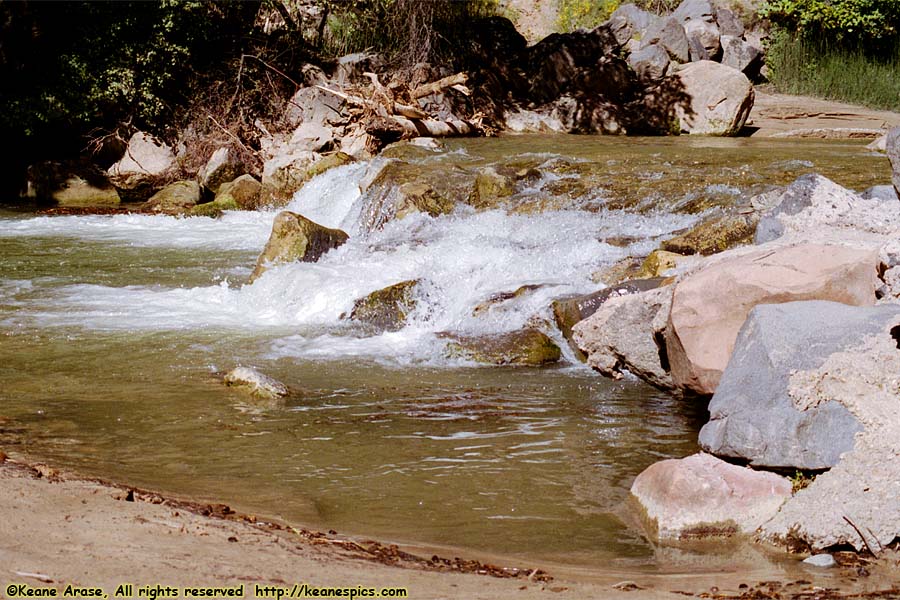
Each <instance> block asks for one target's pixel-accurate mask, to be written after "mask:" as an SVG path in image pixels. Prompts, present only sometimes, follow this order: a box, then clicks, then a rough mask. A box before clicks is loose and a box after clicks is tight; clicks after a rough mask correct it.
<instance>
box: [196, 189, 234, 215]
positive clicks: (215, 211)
mask: <svg viewBox="0 0 900 600" xmlns="http://www.w3.org/2000/svg"><path fill="white" fill-rule="evenodd" d="M240 208H241V207H240V206H238V204H237V202H235V201H234V198H233V197H231V196H230V195H225V196H224V197H222V198H219V197H216V199H215V200H213V201H212V202H205V203H203V204H198V205H196V206H194V207H193V208H191V209H190V210H189V211H188V214H189V215H190V216H192V217H212V218H214V219H215V218H218V217H221V216H222V214H223V213H224V212H225V211H226V210H240Z"/></svg>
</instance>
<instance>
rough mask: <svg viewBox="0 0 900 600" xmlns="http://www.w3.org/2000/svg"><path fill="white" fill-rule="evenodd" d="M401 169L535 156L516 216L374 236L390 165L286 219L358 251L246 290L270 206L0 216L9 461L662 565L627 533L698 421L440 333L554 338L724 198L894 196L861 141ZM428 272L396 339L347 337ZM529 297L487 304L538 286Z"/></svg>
mask: <svg viewBox="0 0 900 600" xmlns="http://www.w3.org/2000/svg"><path fill="white" fill-rule="evenodd" d="M445 146H446V147H445V148H444V149H443V150H441V151H437V152H431V151H424V150H421V151H420V150H416V152H415V153H413V154H412V155H410V156H409V157H406V161H407V162H408V163H409V164H410V165H411V166H412V167H411V168H413V169H414V170H421V171H422V172H423V173H432V174H434V177H433V179H437V180H441V179H445V180H446V181H447V185H454V183H453V182H454V181H455V180H454V177H455V175H454V173H457V174H458V173H459V172H473V171H477V170H478V169H480V168H484V167H485V166H488V165H509V164H512V165H514V166H516V167H521V166H522V165H525V166H526V167H527V168H533V169H536V171H537V172H538V173H539V177H536V178H534V180H533V181H532V182H531V183H529V184H528V185H526V186H520V187H519V188H518V189H517V190H516V192H515V193H514V194H513V195H512V196H511V197H510V198H509V199H508V200H507V201H505V202H504V203H503V204H502V205H499V206H497V207H495V208H490V209H486V210H476V209H474V208H473V207H471V206H468V205H463V204H461V205H460V206H458V207H457V208H456V210H454V211H453V212H452V213H451V214H447V215H442V216H438V217H431V216H429V215H427V214H424V213H418V214H412V215H409V216H407V217H405V218H403V219H397V220H388V221H387V222H386V223H383V224H382V223H380V222H379V223H378V226H373V225H372V223H373V219H372V217H373V211H375V210H376V208H373V205H372V202H373V194H372V193H370V192H367V193H362V192H361V186H364V185H365V182H366V181H367V177H371V174H372V172H373V170H374V169H378V168H379V164H380V163H379V161H384V160H385V159H376V160H375V161H371V162H368V163H355V164H351V165H347V166H344V167H339V168H336V169H333V170H331V171H328V172H326V173H324V174H323V175H320V176H318V177H317V178H315V179H314V180H312V181H310V182H309V183H308V184H307V185H306V186H305V187H304V188H303V189H302V190H301V191H299V192H298V193H297V194H296V195H295V197H294V198H293V200H292V201H291V202H290V204H289V205H288V206H287V207H286V208H287V209H288V210H292V211H295V212H298V213H300V214H303V215H304V216H306V217H307V218H310V219H312V220H313V221H316V222H318V223H321V224H323V225H326V226H329V227H338V228H341V229H343V230H345V231H346V232H347V233H349V234H350V239H349V241H348V242H347V243H346V244H345V245H343V246H341V247H339V248H337V249H335V250H333V251H331V252H329V253H328V254H326V255H325V256H324V257H323V258H322V259H320V260H319V261H318V262H316V263H295V264H290V265H282V266H278V267H274V268H271V269H269V270H268V271H267V272H266V273H265V274H264V275H263V276H262V277H261V278H260V279H258V280H257V281H256V282H255V283H253V284H252V285H249V284H246V281H247V278H248V276H249V274H250V272H251V270H252V268H253V265H254V263H255V260H256V257H257V255H258V254H259V252H260V250H261V249H262V247H263V246H264V244H265V242H266V240H267V238H268V235H269V231H270V228H271V224H272V221H273V219H274V217H275V215H276V214H277V210H274V209H273V210H268V211H259V212H238V211H235V212H228V213H226V214H225V215H224V216H223V217H221V218H220V219H210V218H206V217H194V218H175V217H167V216H149V215H140V214H128V215H125V214H121V215H113V216H99V215H94V216H39V215H35V214H34V213H33V212H29V211H24V210H22V209H19V208H13V207H12V206H11V205H10V207H8V208H7V209H0V417H2V419H0V447H3V448H7V449H11V450H13V451H16V450H18V451H21V452H23V453H27V454H28V455H30V456H32V457H37V458H41V459H45V460H48V461H50V462H52V463H54V464H57V465H60V466H64V467H69V468H72V469H76V470H78V471H80V472H82V473H86V474H90V475H97V476H103V477H107V478H111V479H115V480H118V481H122V482H125V483H129V484H133V485H138V486H144V487H150V488H154V489H160V490H164V491H167V492H171V493H176V494H182V495H187V496H191V497H197V498H207V499H211V500H216V501H223V502H228V503H229V504H231V505H232V506H234V507H236V508H239V509H242V510H245V511H247V512H252V513H256V514H260V515H270V516H276V517H281V518H284V519H288V520H291V521H293V522H297V523H303V524H307V525H310V526H313V527H319V528H322V529H336V530H338V531H340V532H342V533H349V534H356V535H365V536H372V537H378V538H380V539H382V540H386V541H397V542H405V543H412V544H418V545H423V546H428V547H447V548H457V549H458V548H462V549H466V550H468V551H474V552H484V553H487V554H490V555H504V556H509V557H514V558H520V559H522V560H543V561H551V562H560V563H566V564H576V565H586V566H587V565H595V564H597V563H598V561H599V562H605V561H618V562H620V563H622V564H623V565H632V566H635V565H637V566H643V567H653V566H654V565H657V566H658V565H659V561H660V558H659V552H658V549H656V548H654V546H653V545H652V544H650V543H648V542H647V541H646V540H645V539H644V538H643V537H642V535H641V534H640V532H639V530H638V529H637V528H636V527H634V526H633V511H632V509H631V507H630V506H629V504H628V502H627V499H628V488H629V486H630V484H631V481H632V480H633V478H634V476H635V475H637V474H638V473H639V472H640V471H641V470H642V469H644V468H645V467H647V466H648V465H649V464H651V463H653V462H656V461H657V460H660V459H663V458H667V457H682V456H685V455H687V454H690V453H692V452H694V451H696V449H697V447H696V435H697V431H698V430H699V427H700V426H701V425H702V424H703V419H704V417H705V407H703V406H697V405H695V404H692V403H690V402H685V401H682V400H679V399H677V398H673V397H671V396H669V395H668V394H665V393H662V392H659V391H657V390H655V389H653V388H651V387H649V386H646V385H644V384H642V383H640V382H638V381H636V380H632V379H628V378H626V379H624V380H622V381H611V380H607V379H604V378H601V377H599V376H598V375H596V374H594V373H593V372H592V371H591V370H590V369H588V368H587V367H585V366H584V365H582V364H581V363H579V362H578V361H577V360H576V359H575V357H574V355H573V354H572V352H571V350H569V349H568V347H567V346H566V344H565V341H564V340H563V339H562V338H561V336H559V334H558V333H554V334H553V336H554V337H555V339H556V341H557V342H558V343H559V344H560V346H561V347H562V348H563V349H564V358H563V361H562V362H561V363H560V364H559V365H558V366H555V367H550V368H541V369H529V368H493V367H485V366H479V365H476V364H473V363H468V362H466V361H464V360H462V359H460V358H448V357H447V355H446V353H445V351H444V347H445V343H446V342H445V340H444V338H443V337H442V336H441V335H440V334H441V333H442V332H446V331H452V332H460V333H464V334H479V335H480V334H489V333H499V332H506V331H512V330H516V329H519V328H521V327H523V326H524V325H525V324H526V323H535V322H547V321H548V320H552V317H551V313H550V309H549V305H550V302H551V301H552V300H553V299H554V298H558V297H560V296H565V295H568V294H574V293H587V292H590V291H594V290H596V289H599V288H600V287H602V284H598V283H595V281H594V278H593V277H592V275H593V274H594V273H597V272H598V271H601V270H602V269H603V268H605V267H608V266H611V265H613V264H615V263H616V262H617V261H620V260H622V259H625V258H627V257H632V256H643V255H646V254H647V253H648V252H650V251H651V250H652V249H654V248H655V247H657V245H658V243H659V241H660V240H662V239H665V238H666V237H670V236H671V235H673V234H674V233H675V232H678V231H681V230H684V229H685V228H688V227H690V226H691V225H692V224H694V223H696V222H697V221H698V219H700V218H702V217H703V216H704V215H707V214H708V213H709V211H716V210H720V207H721V206H725V205H728V204H731V203H740V202H746V201H747V200H748V199H749V197H750V196H751V195H752V194H753V193H755V192H759V191H764V190H765V189H768V188H770V187H771V186H773V185H777V184H784V183H788V182H790V181H792V180H793V179H794V178H795V177H796V176H798V175H801V174H803V173H808V172H813V171H815V172H818V173H821V174H823V175H825V176H827V177H830V178H832V179H834V180H835V181H837V182H838V183H841V184H843V185H846V186H848V187H852V188H855V189H863V188H865V187H868V186H870V185H874V184H881V183H887V182H888V181H889V170H888V169H887V167H886V163H887V161H886V159H884V158H883V157H882V156H877V155H874V154H872V153H870V152H868V151H866V150H865V149H864V146H863V145H862V144H859V143H842V142H830V143H824V142H798V141H773V140H768V141H760V140H751V139H743V140H742V139H730V140H722V139H709V138H706V139H699V140H697V139H692V140H687V139H684V140H671V139H666V140H658V139H616V138H585V137H577V136H550V137H541V136H522V137H512V138H502V139H499V140H468V141H449V142H447V143H446V145H445ZM410 279H419V280H421V281H422V285H420V286H419V289H418V292H417V295H418V298H417V300H418V304H417V307H416V309H415V311H414V312H413V313H412V315H411V318H410V321H409V323H408V324H407V325H406V326H405V327H404V328H402V329H401V330H400V331H397V332H388V333H382V334H372V332H371V331H369V330H366V329H365V328H362V327H360V326H358V325H357V324H355V323H353V322H350V321H347V320H346V319H343V318H342V315H345V314H346V313H348V312H349V311H350V310H351V309H352V307H353V303H354V301H355V300H356V299H358V298H361V297H363V296H365V295H366V294H368V293H370V292H372V291H374V290H377V289H380V288H383V287H385V286H388V285H391V284H394V283H397V282H400V281H404V280H410ZM531 284H536V285H538V286H539V287H538V288H537V289H535V290H534V291H533V292H532V293H530V294H525V295H523V296H521V297H517V298H513V299H512V300H509V301H506V302H502V303H498V304H495V305H491V306H490V308H488V309H487V310H481V311H474V308H475V307H476V306H478V305H479V304H480V303H482V302H484V301H485V300H486V299H488V298H490V297H491V296H493V295H495V294H498V293H501V292H510V291H513V290H516V289H517V288H519V287H520V286H523V285H531ZM237 365H246V366H253V367H256V368H258V369H259V370H261V371H263V372H265V373H267V374H269V375H271V376H273V377H276V378H277V379H279V380H281V381H283V382H284V383H286V384H287V385H288V386H290V387H291V388H292V390H294V393H293V394H292V395H291V396H290V397H289V398H288V399H287V400H286V402H284V403H282V404H266V403H260V402H258V401H254V400H252V399H251V398H249V397H247V396H245V395H243V394H242V393H241V392H240V391H237V390H234V389H229V388H226V387H224V386H223V385H222V384H221V382H220V380H219V379H217V377H216V376H215V373H218V372H222V371H226V370H228V369H231V368H233V367H234V366H237Z"/></svg>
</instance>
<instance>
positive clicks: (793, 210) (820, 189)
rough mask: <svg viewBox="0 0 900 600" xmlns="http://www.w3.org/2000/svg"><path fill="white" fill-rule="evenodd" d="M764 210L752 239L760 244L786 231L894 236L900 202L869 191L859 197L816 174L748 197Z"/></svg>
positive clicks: (899, 224)
mask: <svg viewBox="0 0 900 600" xmlns="http://www.w3.org/2000/svg"><path fill="white" fill-rule="evenodd" d="M751 203H752V204H753V205H754V207H756V208H757V209H760V210H763V211H766V209H768V210H767V211H766V212H764V214H763V215H762V217H761V218H760V221H759V225H758V226H757V228H756V234H755V237H754V242H755V243H757V244H764V243H766V242H770V241H772V240H775V239H778V238H780V237H782V236H784V235H786V234H791V235H793V236H794V237H797V236H800V237H804V238H809V239H821V237H822V235H823V232H825V231H826V230H829V229H830V230H834V231H844V232H846V231H848V230H855V231H856V232H858V233H860V234H862V233H863V232H865V233H867V234H876V235H878V236H890V237H895V236H896V233H897V230H898V229H900V203H897V202H890V203H886V202H884V201H883V199H881V198H875V197H873V196H872V195H871V194H870V195H869V196H868V197H865V198H864V197H862V196H859V195H857V194H856V193H855V192H853V191H851V190H848V189H846V188H844V187H841V186H839V185H838V184H836V183H834V182H833V181H831V180H829V179H827V178H825V177H822V176H821V175H817V174H809V175H803V176H801V177H799V178H797V180H796V181H794V182H793V183H791V184H790V185H789V186H787V187H786V188H783V189H780V190H775V191H773V192H768V193H765V194H761V195H759V196H756V197H754V198H752V199H751Z"/></svg>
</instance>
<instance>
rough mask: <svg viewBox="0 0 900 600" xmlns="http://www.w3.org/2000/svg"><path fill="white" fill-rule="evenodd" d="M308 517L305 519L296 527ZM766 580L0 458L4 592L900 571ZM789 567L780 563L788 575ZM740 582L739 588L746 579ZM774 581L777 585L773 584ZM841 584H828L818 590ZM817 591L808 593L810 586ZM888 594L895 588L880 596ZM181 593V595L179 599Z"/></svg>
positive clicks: (518, 590)
mask: <svg viewBox="0 0 900 600" xmlns="http://www.w3.org/2000/svg"><path fill="white" fill-rule="evenodd" d="M298 527H299V526H298ZM864 566H865V572H863V573H864V574H865V573H866V572H867V573H869V574H868V575H865V576H860V575H859V573H860V572H862V571H859V565H858V564H857V565H853V566H847V567H845V568H842V569H832V570H830V572H828V573H823V574H817V573H810V575H809V576H808V577H804V578H802V579H797V580H793V581H779V582H772V583H766V584H765V585H764V586H761V585H760V583H761V582H760V581H759V576H760V573H759V572H752V573H748V572H743V573H741V572H734V571H732V572H722V573H716V572H715V570H714V566H713V568H712V569H710V570H708V571H706V572H705V573H704V572H699V570H694V571H693V572H691V571H688V572H687V573H680V574H676V573H671V574H664V573H637V574H635V573H627V572H616V571H611V570H608V569H604V566H603V565H598V568H597V570H595V571H591V572H590V573H581V574H579V573H577V572H565V570H563V572H554V571H553V569H552V568H547V569H546V571H542V570H538V571H535V570H534V569H535V566H534V565H518V567H519V568H518V569H516V568H515V565H492V564H488V563H487V562H477V561H471V560H461V559H456V558H454V557H447V558H445V559H442V558H432V557H431V556H430V555H427V554H421V553H420V554H413V553H408V552H407V551H405V549H400V548H397V547H396V546H390V545H383V544H379V543H378V542H374V541H371V540H359V539H357V540H350V539H347V538H344V537H341V536H338V535H334V534H329V533H320V532H314V531H309V530H306V529H299V528H294V527H292V526H290V525H287V524H283V523H273V522H262V521H258V520H257V519H255V518H254V517H251V516H249V515H241V514H236V513H233V512H231V510H230V509H229V508H228V507H227V506H225V505H210V504H202V503H194V502H188V501H184V500H180V499H175V498H167V497H164V496H162V495H160V494H156V493H153V492H148V491H141V490H133V489H130V488H127V487H124V486H118V485H115V484H111V483H107V482H101V481H91V480H85V479H79V478H78V477H76V476H73V475H70V474H60V473H59V472H57V471H56V470H54V469H52V468H49V467H46V466H43V465H34V466H32V465H28V464H26V463H25V462H22V461H21V460H12V459H7V460H5V461H4V462H3V464H2V465H0V584H2V588H0V596H2V597H5V598H11V597H17V596H14V595H11V594H10V593H9V590H8V589H7V586H8V585H10V584H16V583H23V584H27V586H31V587H32V588H55V589H57V590H58V591H59V593H60V594H62V592H64V591H65V588H66V586H67V585H70V584H72V585H76V586H85V587H94V586H97V587H101V588H103V591H104V592H105V593H106V594H108V596H109V597H110V598H113V597H114V593H115V590H116V588H117V586H119V585H120V584H123V583H131V584H133V585H134V588H133V592H132V596H127V595H126V596H125V597H137V589H138V588H139V587H140V586H143V585H151V586H155V585H157V584H159V585H162V586H173V587H176V588H179V592H180V591H181V589H180V588H184V587H189V586H237V585H241V584H243V586H244V587H243V590H242V591H243V593H244V597H247V598H252V597H257V595H256V591H257V589H256V586H257V585H258V586H279V587H284V588H286V589H288V588H291V587H292V586H293V584H295V583H296V584H301V585H302V584H304V583H306V584H308V585H309V586H315V587H348V588H357V586H362V587H363V588H376V589H381V588H386V587H402V588H405V589H406V590H407V592H408V597H409V598H434V599H438V598H513V597H516V598H525V599H527V598H548V597H552V598H556V597H560V598H611V599H616V598H679V597H680V598H684V597H691V596H696V597H707V598H749V597H754V598H756V597H759V598H766V597H776V596H774V595H772V596H750V595H747V594H750V593H751V592H755V591H762V592H765V593H769V590H770V589H771V590H772V591H779V592H780V593H781V596H778V597H782V598H792V597H797V598H801V597H802V598H811V597H817V598H836V597H846V596H845V594H859V593H864V594H866V595H865V596H853V597H871V598H898V597H900V588H898V589H897V591H896V592H886V590H889V589H890V588H891V582H896V581H898V580H900V567H898V566H897V557H896V556H892V557H891V558H889V559H887V558H886V559H882V560H881V561H880V562H878V563H875V564H865V565H864ZM781 574H782V575H783V573H781ZM741 586H744V587H741ZM767 586H768V587H767ZM826 589H828V590H832V591H830V592H827V593H825V592H823V591H822V590H826ZM814 590H817V591H819V594H820V595H816V596H811V595H809V594H810V592H813V591H814ZM886 593H890V594H894V595H885V594H886ZM180 597H184V596H183V595H180Z"/></svg>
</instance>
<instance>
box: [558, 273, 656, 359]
mask: <svg viewBox="0 0 900 600" xmlns="http://www.w3.org/2000/svg"><path fill="white" fill-rule="evenodd" d="M663 281H665V279H664V278H662V277H653V278H649V279H634V280H632V281H626V282H623V283H620V284H617V285H612V286H609V287H606V288H603V289H602V290H598V291H596V292H591V293H590V294H583V295H578V296H567V297H565V298H558V299H556V300H554V301H553V303H552V304H551V305H550V308H551V309H552V310H553V318H554V319H555V321H556V326H557V327H558V328H559V330H560V332H562V334H563V337H565V338H566V339H567V340H568V341H569V343H570V344H571V345H572V347H573V348H574V349H575V350H576V351H577V352H578V353H579V354H580V352H581V351H580V350H578V347H577V346H576V345H575V344H574V342H573V340H572V328H573V327H575V325H576V324H578V323H580V322H581V321H584V320H585V319H587V318H588V317H590V316H591V315H593V314H594V313H595V312H597V309H599V308H600V307H601V306H602V305H603V303H605V302H606V301H607V300H609V299H610V298H615V297H617V296H625V295H627V294H634V293H637V292H646V291H647V290H653V289H656V288H658V287H659V286H660V285H662V282H663Z"/></svg>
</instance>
